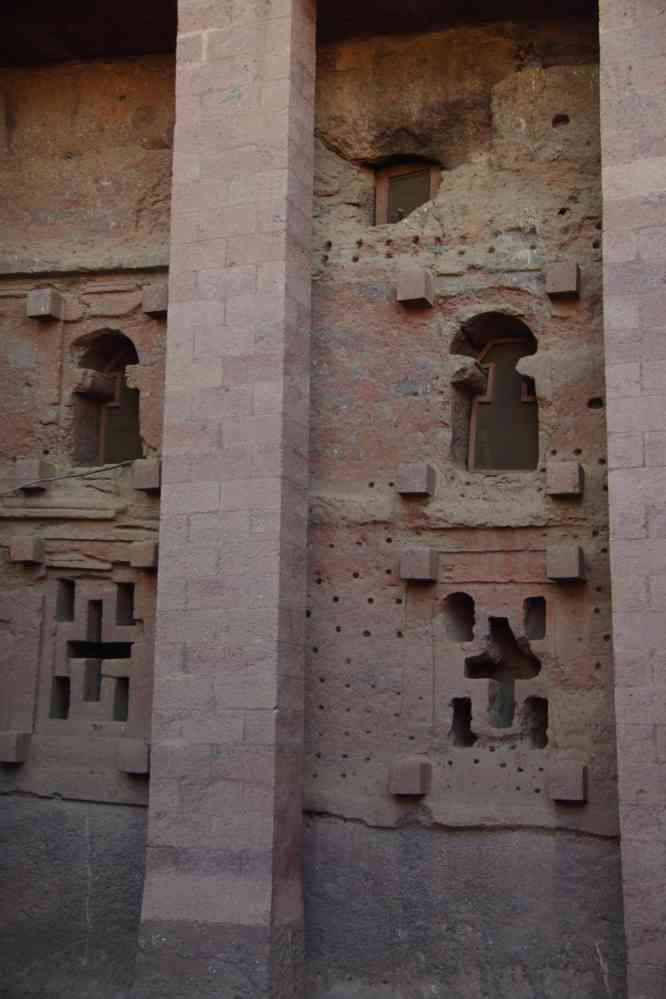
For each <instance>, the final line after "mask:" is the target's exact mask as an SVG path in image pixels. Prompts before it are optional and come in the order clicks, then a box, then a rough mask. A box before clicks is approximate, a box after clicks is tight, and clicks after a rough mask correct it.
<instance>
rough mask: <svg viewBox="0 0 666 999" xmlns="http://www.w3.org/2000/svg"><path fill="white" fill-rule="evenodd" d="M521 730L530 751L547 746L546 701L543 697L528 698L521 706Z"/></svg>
mask: <svg viewBox="0 0 666 999" xmlns="http://www.w3.org/2000/svg"><path fill="white" fill-rule="evenodd" d="M521 728H522V730H523V735H525V736H526V737H527V739H528V741H529V743H530V746H531V747H532V749H545V748H546V746H547V745H548V701H547V700H546V698H545V697H528V698H527V700H526V701H525V703H524V705H523V711H522V718H521Z"/></svg>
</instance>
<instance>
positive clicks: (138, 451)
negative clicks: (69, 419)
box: [73, 330, 143, 465]
mask: <svg viewBox="0 0 666 999" xmlns="http://www.w3.org/2000/svg"><path fill="white" fill-rule="evenodd" d="M75 351H76V354H77V357H78V367H79V368H80V369H81V371H80V372H79V379H78V382H77V383H76V385H75V387H74V394H73V405H74V461H75V463H76V464H78V465H106V464H113V463H115V462H121V461H133V460H134V459H136V458H142V457H143V446H142V442H141V432H140V425H139V390H138V389H134V388H130V387H129V385H128V384H127V378H126V368H127V366H128V365H131V364H138V363H139V356H138V354H137V352H136V348H135V346H134V344H133V343H132V341H131V340H130V338H129V337H127V336H125V334H124V333H120V332H118V331H116V330H103V331H102V332H100V333H97V334H95V335H94V336H93V337H85V338H82V340H80V341H79V342H78V343H77V344H75Z"/></svg>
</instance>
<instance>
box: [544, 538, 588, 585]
mask: <svg viewBox="0 0 666 999" xmlns="http://www.w3.org/2000/svg"><path fill="white" fill-rule="evenodd" d="M546 576H547V577H548V579H552V580H554V581H555V582H556V583H573V582H576V581H578V580H583V579H585V559H584V558H583V549H582V548H581V547H580V546H579V545H553V546H551V547H549V548H548V549H547V550H546Z"/></svg>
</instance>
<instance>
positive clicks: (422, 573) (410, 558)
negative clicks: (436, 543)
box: [400, 548, 437, 583]
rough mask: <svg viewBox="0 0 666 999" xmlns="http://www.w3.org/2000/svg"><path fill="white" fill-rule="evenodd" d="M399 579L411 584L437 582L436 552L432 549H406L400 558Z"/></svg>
mask: <svg viewBox="0 0 666 999" xmlns="http://www.w3.org/2000/svg"><path fill="white" fill-rule="evenodd" d="M400 578H401V579H404V580H405V581H406V582H412V583H434V582H436V581H437V552H436V551H435V550H434V549H433V548H406V549H405V550H404V551H403V552H402V554H401V556H400Z"/></svg>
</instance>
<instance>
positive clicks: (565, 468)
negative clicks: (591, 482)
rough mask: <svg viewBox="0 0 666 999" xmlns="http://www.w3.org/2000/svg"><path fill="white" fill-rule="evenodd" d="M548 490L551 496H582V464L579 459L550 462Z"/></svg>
mask: <svg viewBox="0 0 666 999" xmlns="http://www.w3.org/2000/svg"><path fill="white" fill-rule="evenodd" d="M546 492H547V493H548V495H549V496H582V494H583V469H582V466H581V465H579V464H578V462H577V461H550V462H548V467H547V469H546Z"/></svg>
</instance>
